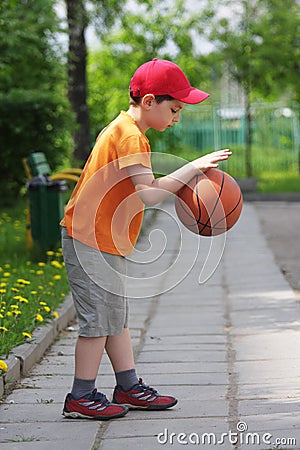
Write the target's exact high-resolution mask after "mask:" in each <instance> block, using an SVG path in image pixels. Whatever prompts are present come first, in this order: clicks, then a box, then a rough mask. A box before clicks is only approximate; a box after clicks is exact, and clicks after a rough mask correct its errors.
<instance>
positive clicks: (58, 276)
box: [53, 275, 61, 280]
mask: <svg viewBox="0 0 300 450" xmlns="http://www.w3.org/2000/svg"><path fill="white" fill-rule="evenodd" d="M60 279H61V275H54V277H53V280H60Z"/></svg>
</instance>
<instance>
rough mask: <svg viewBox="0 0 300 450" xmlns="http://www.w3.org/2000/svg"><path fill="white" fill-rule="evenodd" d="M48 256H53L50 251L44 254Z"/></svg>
mask: <svg viewBox="0 0 300 450" xmlns="http://www.w3.org/2000/svg"><path fill="white" fill-rule="evenodd" d="M46 254H47V255H48V256H53V255H54V252H53V251H52V250H48V252H47V253H46Z"/></svg>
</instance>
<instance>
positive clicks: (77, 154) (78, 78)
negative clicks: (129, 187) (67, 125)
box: [66, 0, 90, 161]
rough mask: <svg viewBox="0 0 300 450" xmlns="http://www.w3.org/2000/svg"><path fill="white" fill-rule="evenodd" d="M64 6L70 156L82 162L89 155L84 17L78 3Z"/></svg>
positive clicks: (68, 2) (68, 0)
mask: <svg viewBox="0 0 300 450" xmlns="http://www.w3.org/2000/svg"><path fill="white" fill-rule="evenodd" d="M66 5H67V17H68V29H69V54H68V98H69V101H70V103H71V106H72V109H73V111H74V113H75V117H76V129H75V131H74V135H73V137H74V144H75V147H74V153H73V155H74V158H75V159H77V160H80V161H85V160H86V158H87V156H88V154H89V152H90V127H89V116H88V108H87V85H86V59H87V49H86V42H85V36H84V32H85V29H86V26H87V17H86V11H85V8H84V2H83V1H82V0H66Z"/></svg>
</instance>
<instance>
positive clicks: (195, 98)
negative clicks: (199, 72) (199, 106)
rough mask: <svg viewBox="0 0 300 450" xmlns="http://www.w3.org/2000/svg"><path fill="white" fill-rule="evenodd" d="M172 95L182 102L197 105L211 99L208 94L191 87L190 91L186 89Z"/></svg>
mask: <svg viewBox="0 0 300 450" xmlns="http://www.w3.org/2000/svg"><path fill="white" fill-rule="evenodd" d="M171 95H172V96H173V97H174V98H176V100H179V101H180V102H183V103H188V104H190V105H195V104H196V103H201V102H203V100H205V99H206V98H207V97H209V95H210V94H207V92H204V91H200V90H199V89H196V88H193V87H191V88H189V89H184V91H180V92H176V93H174V94H171Z"/></svg>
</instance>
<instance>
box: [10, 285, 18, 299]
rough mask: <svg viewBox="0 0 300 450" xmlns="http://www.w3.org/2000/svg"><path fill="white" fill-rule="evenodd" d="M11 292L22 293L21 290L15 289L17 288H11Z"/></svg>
mask: <svg viewBox="0 0 300 450" xmlns="http://www.w3.org/2000/svg"><path fill="white" fill-rule="evenodd" d="M10 290H11V291H12V292H20V290H19V289H17V288H15V287H12V288H10ZM14 298H15V297H14Z"/></svg>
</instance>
